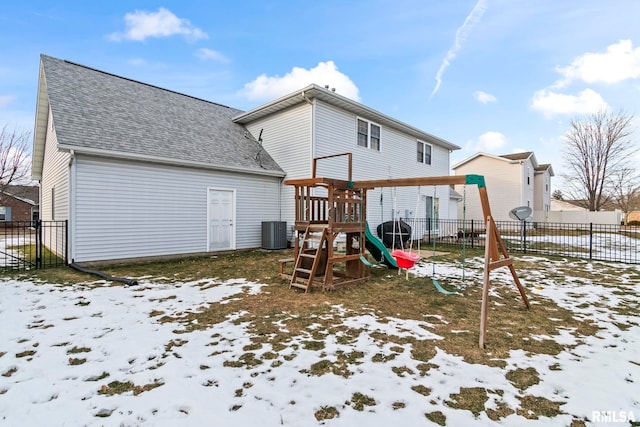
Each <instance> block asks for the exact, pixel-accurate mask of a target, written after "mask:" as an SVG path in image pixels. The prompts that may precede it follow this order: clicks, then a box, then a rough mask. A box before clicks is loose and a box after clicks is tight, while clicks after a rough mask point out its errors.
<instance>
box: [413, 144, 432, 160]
mask: <svg viewBox="0 0 640 427" xmlns="http://www.w3.org/2000/svg"><path fill="white" fill-rule="evenodd" d="M416 147H417V149H418V150H417V154H418V158H417V160H418V163H424V164H425V165H430V164H431V145H429V144H425V143H424V142H421V141H418V142H417V143H416Z"/></svg>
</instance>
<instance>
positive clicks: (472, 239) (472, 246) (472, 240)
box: [462, 220, 475, 249]
mask: <svg viewBox="0 0 640 427" xmlns="http://www.w3.org/2000/svg"><path fill="white" fill-rule="evenodd" d="M462 234H463V236H464V238H465V239H466V238H467V236H465V231H462ZM474 247H475V246H474V238H473V220H471V248H472V249H473V248H474Z"/></svg>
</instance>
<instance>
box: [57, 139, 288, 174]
mask: <svg viewBox="0 0 640 427" xmlns="http://www.w3.org/2000/svg"><path fill="white" fill-rule="evenodd" d="M58 148H59V149H61V150H68V151H75V152H76V153H81V154H90V155H94V156H100V157H109V158H114V159H123V160H140V161H144V162H149V163H157V164H164V165H169V166H189V167H195V168H200V169H209V170H219V171H225V172H242V173H249V174H252V175H263V176H274V177H284V176H285V175H286V172H284V171H274V170H264V169H254V168H243V167H240V166H223V165H213V164H211V163H202V162H193V161H189V160H179V159H167V158H166V157H157V156H148V155H146V154H135V153H120V152H115V151H109V150H101V149H98V148H87V147H77V146H72V145H66V144H58Z"/></svg>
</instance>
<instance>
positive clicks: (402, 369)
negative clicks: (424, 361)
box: [391, 366, 413, 378]
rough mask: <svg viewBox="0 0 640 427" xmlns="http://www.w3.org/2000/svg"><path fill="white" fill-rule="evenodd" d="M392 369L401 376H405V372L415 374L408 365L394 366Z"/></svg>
mask: <svg viewBox="0 0 640 427" xmlns="http://www.w3.org/2000/svg"><path fill="white" fill-rule="evenodd" d="M391 370H392V371H393V373H394V374H396V375H397V376H399V377H400V378H402V377H404V376H405V374H409V375H413V371H412V370H411V369H409V368H408V367H407V366H394V367H392V368H391Z"/></svg>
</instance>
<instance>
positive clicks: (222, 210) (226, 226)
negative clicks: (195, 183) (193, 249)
mask: <svg viewBox="0 0 640 427" xmlns="http://www.w3.org/2000/svg"><path fill="white" fill-rule="evenodd" d="M208 211H209V212H208V218H209V236H208V246H209V249H208V250H209V251H221V250H227V249H235V225H234V223H235V197H234V191H233V190H221V189H215V188H210V189H209V209H208Z"/></svg>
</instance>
